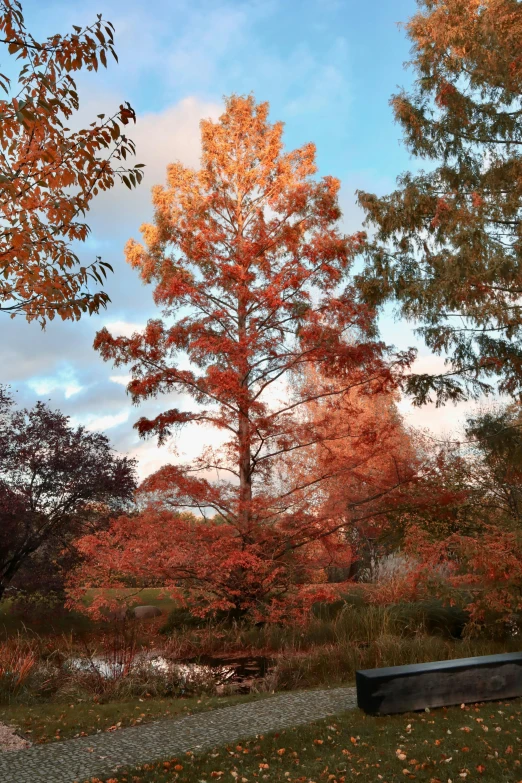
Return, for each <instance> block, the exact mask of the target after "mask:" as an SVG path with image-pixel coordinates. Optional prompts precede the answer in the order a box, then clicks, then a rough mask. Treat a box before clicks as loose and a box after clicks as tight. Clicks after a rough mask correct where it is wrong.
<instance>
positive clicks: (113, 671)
mask: <svg viewBox="0 0 522 783" xmlns="http://www.w3.org/2000/svg"><path fill="white" fill-rule="evenodd" d="M68 664H69V666H71V667H72V668H75V669H79V670H82V671H93V670H95V671H96V672H97V673H98V674H99V675H100V676H101V677H103V678H104V679H105V678H106V679H116V678H119V677H121V676H122V674H123V669H124V663H121V662H118V661H113V660H110V659H108V658H103V657H101V656H95V657H93V658H92V659H90V660H89V659H87V658H70V659H69V661H68ZM274 665H275V660H273V659H269V658H265V657H261V656H253V657H244V656H238V657H231V658H223V657H221V658H214V657H212V656H204V655H202V656H199V657H198V658H194V659H190V660H187V661H183V662H180V661H172V660H169V659H167V658H165V657H164V656H162V655H157V654H154V653H152V654H151V653H148V654H139V655H137V656H136V657H135V658H134V660H133V662H132V669H133V670H136V669H137V668H141V667H143V666H150V667H152V668H153V669H156V670H158V671H161V672H164V673H166V674H169V673H172V674H175V675H177V676H178V677H179V680H180V684H181V685H182V686H183V685H188V684H189V683H195V682H213V683H214V685H215V686H216V689H217V691H218V692H219V690H220V689H222V688H223V686H224V685H225V684H231V683H233V684H234V685H236V687H237V690H238V691H239V692H240V693H241V692H244V693H247V692H248V691H250V689H251V686H252V684H253V682H254V681H255V680H258V679H261V678H263V677H264V676H265V675H266V674H267V673H268V672H269V671H270V670H271V669H272V668H273V666H274Z"/></svg>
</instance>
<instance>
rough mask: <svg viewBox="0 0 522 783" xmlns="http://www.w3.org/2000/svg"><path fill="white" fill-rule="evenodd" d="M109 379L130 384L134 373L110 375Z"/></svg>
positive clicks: (122, 383)
mask: <svg viewBox="0 0 522 783" xmlns="http://www.w3.org/2000/svg"><path fill="white" fill-rule="evenodd" d="M109 380H110V381H112V382H113V383H119V384H121V385H122V386H128V385H129V383H130V382H131V381H132V375H110V376H109Z"/></svg>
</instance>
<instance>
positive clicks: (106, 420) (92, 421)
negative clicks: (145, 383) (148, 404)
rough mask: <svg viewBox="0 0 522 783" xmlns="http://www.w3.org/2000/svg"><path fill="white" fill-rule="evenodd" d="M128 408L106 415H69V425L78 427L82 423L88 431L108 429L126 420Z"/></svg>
mask: <svg viewBox="0 0 522 783" xmlns="http://www.w3.org/2000/svg"><path fill="white" fill-rule="evenodd" d="M129 415H130V410H123V411H121V413H117V414H114V415H108V416H96V415H93V414H84V415H82V416H78V417H77V416H71V419H70V422H69V426H70V427H78V426H79V425H82V424H83V426H84V427H85V429H86V430H88V431H89V432H94V431H98V432H99V431H102V432H104V431H105V430H110V429H112V427H117V426H118V425H119V424H125V422H127V421H128V419H129Z"/></svg>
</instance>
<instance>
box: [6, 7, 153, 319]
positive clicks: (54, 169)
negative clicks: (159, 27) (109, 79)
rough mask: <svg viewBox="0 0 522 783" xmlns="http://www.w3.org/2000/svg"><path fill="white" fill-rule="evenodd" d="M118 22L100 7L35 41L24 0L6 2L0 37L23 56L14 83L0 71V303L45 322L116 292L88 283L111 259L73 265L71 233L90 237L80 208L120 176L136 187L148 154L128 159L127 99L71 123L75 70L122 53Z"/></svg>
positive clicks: (93, 306) (72, 315)
mask: <svg viewBox="0 0 522 783" xmlns="http://www.w3.org/2000/svg"><path fill="white" fill-rule="evenodd" d="M113 30H114V27H113V25H112V24H111V23H110V22H105V21H104V20H103V19H102V16H101V14H99V15H98V19H97V21H96V22H94V24H92V25H90V26H87V27H84V28H82V27H79V26H74V29H73V32H72V33H70V34H69V35H59V34H56V35H51V36H49V37H48V38H47V39H46V40H45V41H37V40H36V39H35V38H34V36H33V35H31V33H30V32H28V31H27V29H26V27H25V24H24V17H23V15H22V7H21V4H20V3H19V2H18V0H2V2H0V43H2V44H5V48H6V50H7V52H8V53H9V54H11V55H17V60H21V61H22V65H23V67H22V68H21V70H20V73H19V76H18V79H17V81H16V83H14V84H13V83H12V80H11V79H9V78H8V77H7V76H5V75H3V74H0V88H2V89H3V90H4V91H5V92H6V93H7V98H3V99H0V119H1V121H0V218H1V223H2V225H1V227H0V312H5V313H10V314H11V317H12V318H14V317H15V316H16V315H17V314H19V313H23V314H24V315H25V317H26V319H27V321H32V320H34V319H35V318H38V320H39V322H40V324H41V326H42V329H44V328H45V324H46V322H47V318H50V319H53V318H54V316H55V315H56V314H59V315H60V317H61V318H62V319H63V320H65V319H73V320H74V319H75V320H79V318H80V317H81V313H82V312H86V311H87V310H88V311H89V313H97V312H98V310H99V308H100V305H103V306H104V307H106V303H107V302H108V301H110V298H109V296H108V294H107V293H105V292H104V291H99V292H96V293H95V294H90V293H88V292H87V291H86V290H85V289H83V290H82V287H84V286H85V285H86V284H87V283H88V278H89V277H90V278H92V279H93V280H94V279H96V280H97V281H98V282H100V283H102V282H103V280H102V277H101V276H100V272H101V273H102V274H103V275H104V276H105V277H106V275H107V272H106V267H108V268H109V269H111V271H112V267H111V266H110V264H108V263H107V262H103V261H101V260H100V259H99V258H97V259H96V261H97V262H98V263H96V262H95V263H92V264H90V265H88V266H80V268H79V270H75V269H74V267H75V266H76V265H77V264H79V259H78V257H77V255H76V254H75V253H74V252H73V250H72V242H73V241H74V240H76V241H84V240H85V239H86V238H87V236H88V234H89V226H88V225H87V224H86V223H84V222H83V220H82V218H84V217H85V214H86V212H87V211H88V210H89V208H90V204H91V201H92V199H93V198H94V197H95V196H96V195H97V194H98V192H99V191H105V190H109V189H110V188H112V187H113V185H114V184H115V180H116V179H117V178H119V179H121V180H122V181H123V182H124V183H125V184H126V185H127V186H128V187H129V188H131V187H134V186H135V185H136V184H137V183H138V182H140V181H141V178H142V176H143V173H142V164H137V165H136V166H134V167H132V168H130V169H129V168H125V165H124V161H125V159H126V158H127V155H130V154H134V152H135V149H134V143H133V142H132V141H131V140H130V139H129V138H127V136H126V135H125V134H124V133H122V126H124V125H127V124H128V123H129V120H130V119H132V120H134V122H136V117H135V113H134V110H133V109H132V108H131V106H130V104H128V103H127V104H126V105H123V104H122V105H121V106H120V107H119V109H118V111H117V112H115V113H114V114H113V115H112V116H111V117H105V115H103V114H100V115H98V119H97V120H95V121H94V122H92V123H91V124H90V125H89V126H88V127H86V128H83V129H81V130H77V131H74V132H72V131H71V130H70V129H69V128H68V127H66V124H67V122H69V121H70V120H71V118H72V117H73V116H74V113H75V111H77V110H78V108H79V97H78V93H77V92H76V84H75V81H74V79H73V77H72V76H71V73H73V72H74V71H78V70H80V69H82V68H84V67H86V68H87V70H88V71H92V70H93V69H94V70H98V65H99V64H100V63H101V64H102V65H103V66H104V67H107V56H108V54H112V55H113V56H114V57H115V58H116V59H117V57H116V52H115V50H114V40H113ZM89 270H92V271H89Z"/></svg>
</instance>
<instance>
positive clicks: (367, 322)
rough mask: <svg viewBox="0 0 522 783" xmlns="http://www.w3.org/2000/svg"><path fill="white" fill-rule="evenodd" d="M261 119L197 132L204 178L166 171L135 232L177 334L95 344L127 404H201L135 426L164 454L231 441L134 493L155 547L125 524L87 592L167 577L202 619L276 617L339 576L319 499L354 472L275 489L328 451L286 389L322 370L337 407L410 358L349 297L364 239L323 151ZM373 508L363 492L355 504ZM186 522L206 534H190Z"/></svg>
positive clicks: (388, 379) (107, 544)
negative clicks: (188, 436)
mask: <svg viewBox="0 0 522 783" xmlns="http://www.w3.org/2000/svg"><path fill="white" fill-rule="evenodd" d="M267 116H268V104H267V103H261V104H257V105H256V103H255V101H254V99H253V97H252V96H248V97H242V96H236V95H233V96H232V97H230V98H228V99H226V110H225V112H224V113H223V114H222V116H221V117H220V119H219V121H218V122H216V123H214V122H212V121H211V120H203V121H202V122H201V135H202V148H203V151H202V158H201V169H200V170H199V171H194V170H191V169H188V168H185V167H184V166H182V165H181V164H180V163H174V164H171V165H170V166H169V167H168V170H167V183H168V184H167V187H162V186H157V187H155V188H154V189H153V202H154V207H155V214H154V222H153V223H152V224H146V225H143V226H142V228H141V231H142V234H143V237H144V240H145V245H141V244H139V243H137V242H135V241H133V240H131V241H129V243H128V244H127V247H126V254H127V260H128V262H129V263H130V264H131V266H133V267H134V268H136V269H139V271H140V275H141V278H142V280H143V281H145V282H147V283H150V282H152V281H153V280H154V281H155V282H156V289H155V292H154V300H155V302H156V303H157V305H164V313H165V315H170V316H174V323H173V324H172V325H171V326H166V325H165V324H164V322H163V321H162V320H159V319H158V320H151V321H149V322H148V324H147V327H146V329H145V331H144V333H143V334H138V333H135V334H133V335H132V337H130V338H125V337H117V338H116V337H113V336H112V335H111V334H110V333H109V332H108V331H107V329H102V330H101V331H99V332H98V333H97V335H96V339H95V342H94V347H95V348H96V349H97V350H99V351H100V353H101V355H102V356H103V358H104V359H105V360H113V361H114V363H115V365H116V366H118V365H121V364H130V365H132V366H131V374H132V380H131V382H130V383H129V385H128V387H127V388H128V391H129V392H131V394H132V397H133V401H134V403H136V404H138V403H139V402H140V400H143V399H146V398H148V397H153V396H156V395H157V394H159V393H160V392H177V393H180V394H185V395H187V396H189V397H192V399H193V400H194V403H195V405H194V407H193V408H191V409H179V408H175V407H173V408H170V409H168V410H166V411H164V412H163V413H160V414H159V415H158V416H157V417H156V418H155V419H153V420H148V419H146V418H141V419H140V420H139V421H138V422H137V423H136V425H135V427H136V428H137V429H138V431H139V433H140V435H141V436H147V435H154V434H156V435H158V436H159V441H158V442H159V443H160V444H161V443H163V442H164V441H165V439H166V438H167V437H168V436H169V435H170V434H171V433H172V431H173V430H175V429H177V428H179V427H181V426H183V425H187V424H204V425H206V426H209V425H211V426H213V427H215V428H217V429H218V430H221V431H222V432H223V433H224V434H225V435H226V436H228V440H227V441H226V442H225V444H224V446H223V447H222V448H221V449H215V450H212V449H210V448H209V449H206V450H205V451H204V452H203V453H202V455H201V457H200V459H199V460H196V461H195V462H194V463H193V464H190V465H182V464H177V465H167V466H165V467H163V468H161V469H160V470H159V471H157V472H156V473H155V474H154V475H152V476H150V477H148V479H147V480H146V481H144V482H143V484H142V485H141V487H140V490H139V491H140V493H142V494H143V495H144V496H145V497H147V496H148V497H152V498H153V499H154V500H156V501H158V498H159V504H160V507H161V508H162V511H161V514H162V515H163V516H161V518H158V515H157V513H156V512H152V511H150V510H149V511H147V513H146V514H145V515H144V517H143V524H144V529H146V530H147V531H148V532H147V534H146V536H145V539H146V540H145V541H143V540H142V539H141V538H140V533H139V525H138V523H136V525H137V527H136V530H135V532H134V533H132V532H129V528H128V527H127V524H126V522H125V521H123V522H122V523H119V522H117V521H116V523H115V524H114V526H113V528H112V529H111V530H110V531H108V532H107V533H106V534H104V535H103V536H100V537H99V538H98V539H97V540H96V537H91V538H90V539H89V540H88V541H84V542H83V544H82V546H83V547H84V549H85V550H89V553H90V562H91V570H89V565H88V563H87V565H86V566H85V568H84V569H83V570H81V571H80V572H79V573H78V574H77V577H76V582H75V585H76V586H81V585H83V586H85V585H87V584H94V583H96V584H99V585H102V584H105V585H107V584H109V583H110V580H111V579H113V580H114V581H113V583H114V584H115V583H116V582H117V580H118V578H120V577H121V576H122V575H123V574H124V573H126V571H125V569H127V573H128V571H129V569H132V568H136V569H141V570H146V568H149V569H150V572H151V573H158V571H161V570H163V573H164V576H165V579H166V581H167V582H168V583H169V585H170V586H172V587H173V588H174V587H175V586H176V585H178V586H179V585H180V584H185V585H188V586H189V587H190V589H191V590H192V592H191V593H190V595H191V597H192V601H193V602H195V601H196V599H197V601H201V602H202V603H201V606H199V604H198V607H199V608H200V609H201V611H202V612H205V611H207V610H212V609H214V608H219V609H227V608H230V609H233V610H234V611H236V612H238V613H239V614H241V613H243V614H246V613H249V614H250V615H251V616H253V617H255V618H256V619H266V617H267V616H270V617H272V618H274V617H279V618H281V617H283V616H287V614H288V612H290V610H291V611H292V612H294V611H295V612H298V611H300V610H299V607H302V606H304V605H305V603H306V600H307V599H306V600H305V595H304V590H301V591H299V590H294V586H295V579H294V576H295V574H297V572H299V574H300V575H301V577H300V578H301V581H303V575H306V574H307V573H308V574H309V573H310V570H311V569H312V570H313V568H314V567H319V566H320V565H324V564H327V563H328V562H331V560H332V558H331V552H332V551H333V550H334V549H335V548H336V534H337V530H338V529H339V526H340V524H341V523H340V521H339V519H337V518H335V519H334V518H332V517H331V516H328V515H324V514H323V515H321V514H320V513H319V511H318V509H317V504H316V493H317V490H318V488H319V486H320V484H321V482H323V481H325V480H326V479H328V478H329V477H331V476H332V475H334V474H336V473H342V472H343V471H344V472H345V473H346V472H347V471H349V470H350V466H347V465H346V464H345V465H342V464H335V465H330V466H328V468H327V469H325V470H324V471H323V474H322V475H316V474H314V475H313V477H306V476H300V475H298V474H297V473H296V474H295V476H294V478H293V481H290V482H289V483H287V484H286V486H285V487H284V488H282V487H281V483H280V481H279V477H278V475H277V467H278V465H279V458H280V456H281V455H282V454H289V453H293V454H296V455H297V454H298V453H299V450H300V449H302V448H304V447H306V446H308V445H310V444H312V443H314V442H317V441H319V440H324V439H325V438H328V437H330V436H331V433H330V432H327V431H317V430H315V429H314V428H313V427H312V426H310V424H309V423H307V422H306V421H303V420H302V418H301V417H300V416H299V410H300V408H301V407H302V406H303V404H304V403H306V402H309V401H310V399H311V397H312V396H313V394H314V393H313V392H310V393H308V394H307V393H300V392H298V391H296V392H295V393H294V392H291V391H289V388H288V384H289V378H290V374H291V373H292V372H293V371H295V370H296V369H297V368H299V367H303V366H305V365H313V366H315V367H318V368H320V369H321V372H322V373H323V374H325V375H327V376H328V375H331V376H335V377H338V378H340V379H341V381H340V382H339V384H338V388H337V389H336V391H335V394H341V393H342V392H343V391H346V390H347V389H348V388H355V387H360V388H366V387H371V388H372V390H373V392H374V393H380V392H383V393H384V392H386V391H388V390H391V389H393V388H395V387H396V385H397V382H398V378H399V376H400V375H401V373H402V371H403V369H404V367H405V366H408V364H409V363H410V361H411V359H412V356H411V355H410V354H404V355H403V354H401V355H391V353H389V352H388V351H387V349H386V346H385V345H384V344H383V343H382V342H381V341H379V340H378V339H377V336H376V332H375V326H374V321H373V313H372V311H371V310H370V309H369V308H368V307H367V306H365V305H364V304H361V303H360V302H359V301H358V299H357V295H356V292H355V290H354V289H353V286H352V285H351V284H350V282H349V279H348V273H349V268H350V264H351V260H352V257H353V255H354V254H355V253H356V252H357V251H358V250H359V248H360V241H361V238H360V236H359V235H358V234H356V235H354V236H345V235H343V234H341V233H340V232H339V229H338V226H337V224H338V221H339V218H340V217H341V212H340V209H339V206H338V200H337V194H338V191H339V187H340V183H339V181H338V180H337V179H334V178H333V177H330V176H326V177H323V178H322V179H320V180H316V179H314V178H313V175H314V174H315V173H316V166H315V162H314V159H315V146H314V145H313V144H305V145H304V146H303V147H301V148H300V149H297V150H294V151H292V152H283V149H282V130H283V124H282V123H281V122H278V123H275V124H273V125H272V124H270V123H269V122H268V120H267ZM187 360H188V361H187ZM343 379H344V380H343ZM328 395H331V391H330V390H329V391H328ZM316 396H320V393H319V394H317V395H316ZM216 475H217V477H218V478H217V480H214V477H215V476H216ZM226 477H230V478H229V480H227V478H226ZM372 494H373V490H372V488H371V487H370V488H369V490H368V494H367V496H366V497H361V498H360V499H359V501H358V502H359V504H363V503H365V502H367V503H369V502H371V500H372ZM182 509H185V510H190V509H193V510H194V509H195V510H196V511H199V513H200V514H202V515H203V516H204V517H205V518H204V519H202V520H201V522H200V523H198V524H197V525H194V524H193V523H192V522H186V521H184V520H182V519H180V518H179V515H177V513H178V511H179V510H182ZM156 511H157V509H156ZM158 513H159V512H158ZM169 514H170V517H169ZM210 514H214V515H215V516H214V518H209V517H210ZM176 515H177V516H176ZM169 519H170V522H169V521H168V520H169ZM165 525H168V526H169V528H168V532H167V531H166V530H165ZM155 537H156V538H157V544H156V545H155V546H154V538H155ZM169 542H170V544H169ZM317 542H323V544H324V545H321V546H319V552H318V553H317V552H316V550H317ZM311 548H312V549H314V552H315V555H314V557H311V556H310V549H311ZM124 549H126V550H127V554H126V555H124V554H122V552H123V550H124ZM111 551H112V552H119V553H120V554H118V555H116V558H117V562H118V564H119V565H116V566H115V567H114V569H113V572H112V574H108V572H107V571H105V572H103V570H101V569H100V567H99V564H100V562H104V563H109V562H110V558H111ZM131 552H132V556H131V555H130V553H131ZM321 553H322V554H321ZM113 557H114V555H113ZM319 561H321V562H319ZM305 581H311V580H310V579H308V580H306V579H305ZM198 591H199V592H198ZM285 613H286V614H285Z"/></svg>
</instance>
